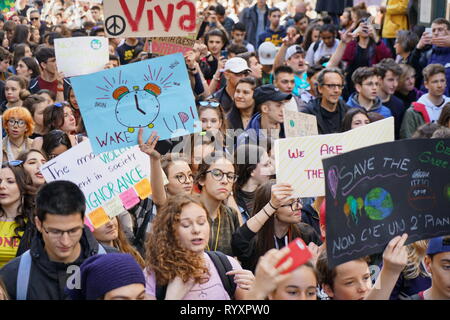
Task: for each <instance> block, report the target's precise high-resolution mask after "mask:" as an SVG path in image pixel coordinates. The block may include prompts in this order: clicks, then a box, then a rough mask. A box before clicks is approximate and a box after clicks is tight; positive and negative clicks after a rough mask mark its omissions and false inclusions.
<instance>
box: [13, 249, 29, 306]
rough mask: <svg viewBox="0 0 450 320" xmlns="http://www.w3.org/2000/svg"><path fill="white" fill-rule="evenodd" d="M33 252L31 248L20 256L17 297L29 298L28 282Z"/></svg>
mask: <svg viewBox="0 0 450 320" xmlns="http://www.w3.org/2000/svg"><path fill="white" fill-rule="evenodd" d="M31 262H32V261H31V254H30V250H27V251H25V252H24V253H23V254H22V256H21V257H20V262H19V270H18V272H17V284H16V285H17V287H16V291H17V292H16V299H17V300H27V293H28V282H29V280H30V271H31Z"/></svg>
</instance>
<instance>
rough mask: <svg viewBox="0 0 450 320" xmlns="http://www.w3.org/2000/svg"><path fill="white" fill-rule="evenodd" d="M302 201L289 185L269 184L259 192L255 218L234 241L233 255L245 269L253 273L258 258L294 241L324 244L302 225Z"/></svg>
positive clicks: (306, 226) (240, 231)
mask: <svg viewBox="0 0 450 320" xmlns="http://www.w3.org/2000/svg"><path fill="white" fill-rule="evenodd" d="M301 209H302V201H301V199H300V198H293V189H292V186H291V185H290V184H286V183H280V184H275V180H270V181H268V182H266V183H264V184H263V185H261V186H260V187H258V189H256V193H255V202H254V207H253V213H254V215H253V217H252V218H250V219H249V220H248V221H247V222H246V223H245V224H244V225H242V226H241V227H240V228H239V229H238V230H237V231H236V232H235V233H234V234H233V240H232V248H233V255H234V256H236V257H237V258H238V259H239V261H240V262H241V263H242V267H243V268H244V269H247V270H251V271H254V270H255V267H256V264H257V262H258V259H259V257H261V256H263V255H264V254H265V253H266V252H267V251H269V250H270V249H273V248H276V249H281V248H283V247H285V246H287V245H288V243H289V242H291V241H292V240H294V239H295V238H298V237H300V238H302V239H303V241H305V243H307V244H309V243H310V242H314V243H315V244H317V245H320V244H321V243H322V242H321V240H320V237H319V235H318V234H317V233H316V232H315V231H314V229H313V228H312V227H311V226H309V225H307V224H305V223H302V222H301V218H302V211H301Z"/></svg>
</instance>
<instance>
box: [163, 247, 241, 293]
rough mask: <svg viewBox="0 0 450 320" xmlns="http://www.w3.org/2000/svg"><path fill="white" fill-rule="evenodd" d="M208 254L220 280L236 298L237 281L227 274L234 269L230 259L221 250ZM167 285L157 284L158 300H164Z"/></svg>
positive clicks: (208, 252)
mask: <svg viewBox="0 0 450 320" xmlns="http://www.w3.org/2000/svg"><path fill="white" fill-rule="evenodd" d="M206 253H207V254H208V256H209V257H210V258H211V260H212V262H213V263H214V266H215V267H216V269H217V271H218V272H219V275H220V280H221V281H222V284H223V287H224V288H225V290H226V291H227V293H228V295H229V296H230V298H231V299H233V298H234V292H235V291H236V283H235V282H234V280H233V276H227V275H226V273H227V272H228V271H231V270H233V267H232V265H231V263H230V260H228V258H227V256H226V255H225V254H223V253H222V252H219V251H206ZM166 291H167V285H166V286H158V285H157V286H156V290H155V296H156V300H164V298H165V297H166Z"/></svg>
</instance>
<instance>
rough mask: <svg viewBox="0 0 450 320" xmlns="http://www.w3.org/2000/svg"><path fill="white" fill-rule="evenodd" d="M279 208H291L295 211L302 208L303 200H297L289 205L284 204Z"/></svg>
mask: <svg viewBox="0 0 450 320" xmlns="http://www.w3.org/2000/svg"><path fill="white" fill-rule="evenodd" d="M281 207H291V210H292V211H297V210H300V209H301V208H302V207H303V200H302V199H301V198H297V199H295V200H294V201H293V202H291V203H289V204H285V205H283V206H281Z"/></svg>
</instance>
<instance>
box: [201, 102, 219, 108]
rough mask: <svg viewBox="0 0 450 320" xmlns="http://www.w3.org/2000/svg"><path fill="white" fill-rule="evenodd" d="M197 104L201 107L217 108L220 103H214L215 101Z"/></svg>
mask: <svg viewBox="0 0 450 320" xmlns="http://www.w3.org/2000/svg"><path fill="white" fill-rule="evenodd" d="M198 104H199V105H200V106H202V107H213V108H217V107H218V106H220V102H216V101H200V102H199V103H198Z"/></svg>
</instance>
